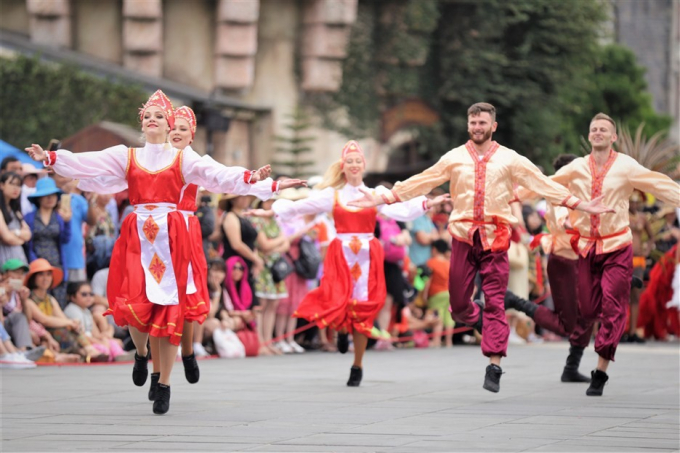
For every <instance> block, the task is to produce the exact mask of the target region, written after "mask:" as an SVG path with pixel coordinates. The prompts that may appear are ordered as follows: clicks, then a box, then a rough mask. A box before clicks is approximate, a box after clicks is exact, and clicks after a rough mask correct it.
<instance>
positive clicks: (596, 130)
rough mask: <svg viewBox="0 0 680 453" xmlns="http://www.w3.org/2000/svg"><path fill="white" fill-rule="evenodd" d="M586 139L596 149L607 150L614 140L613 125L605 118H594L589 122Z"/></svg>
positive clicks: (614, 131)
mask: <svg viewBox="0 0 680 453" xmlns="http://www.w3.org/2000/svg"><path fill="white" fill-rule="evenodd" d="M588 141H589V142H590V144H591V145H592V147H593V149H594V150H596V151H602V150H605V151H608V150H610V149H611V147H612V144H613V143H614V142H615V141H616V130H615V129H614V125H613V124H612V123H610V122H609V121H607V120H601V119H600V120H595V121H593V122H592V123H590V132H588Z"/></svg>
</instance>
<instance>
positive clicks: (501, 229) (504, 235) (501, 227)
mask: <svg viewBox="0 0 680 453" xmlns="http://www.w3.org/2000/svg"><path fill="white" fill-rule="evenodd" d="M492 219H493V220H492V221H491V222H485V221H483V220H473V219H461V220H460V221H461V222H471V223H472V224H473V225H476V226H483V225H494V226H495V227H496V229H495V230H494V234H495V235H496V239H494V241H493V242H492V243H491V251H492V252H505V251H507V250H508V249H509V248H510V231H511V230H510V225H508V224H507V223H505V222H503V221H501V220H500V219H499V218H498V217H497V216H493V217H492Z"/></svg>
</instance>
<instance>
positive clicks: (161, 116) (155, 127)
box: [142, 105, 170, 137]
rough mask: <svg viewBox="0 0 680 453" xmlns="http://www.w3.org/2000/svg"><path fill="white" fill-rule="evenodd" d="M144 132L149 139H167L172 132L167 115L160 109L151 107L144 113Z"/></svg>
mask: <svg viewBox="0 0 680 453" xmlns="http://www.w3.org/2000/svg"><path fill="white" fill-rule="evenodd" d="M142 132H144V134H145V135H146V136H147V137H166V136H167V135H168V132H170V125H169V124H168V120H167V118H165V113H163V110H162V109H161V108H160V107H156V106H155V105H154V106H151V107H149V108H147V109H146V110H145V111H144V117H143V118H142Z"/></svg>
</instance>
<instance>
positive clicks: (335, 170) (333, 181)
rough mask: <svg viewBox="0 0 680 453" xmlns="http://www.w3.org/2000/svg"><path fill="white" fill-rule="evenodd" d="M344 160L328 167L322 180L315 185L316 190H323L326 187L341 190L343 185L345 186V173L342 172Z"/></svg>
mask: <svg viewBox="0 0 680 453" xmlns="http://www.w3.org/2000/svg"><path fill="white" fill-rule="evenodd" d="M343 163H344V159H339V160H337V161H335V162H333V164H332V165H331V166H330V168H329V169H328V170H326V173H325V174H324V175H323V179H322V180H321V182H320V183H319V184H317V185H316V187H315V188H316V189H319V190H321V189H325V188H326V187H332V188H334V189H341V188H342V187H343V186H344V185H345V184H347V179H345V172H343V171H342V164H343Z"/></svg>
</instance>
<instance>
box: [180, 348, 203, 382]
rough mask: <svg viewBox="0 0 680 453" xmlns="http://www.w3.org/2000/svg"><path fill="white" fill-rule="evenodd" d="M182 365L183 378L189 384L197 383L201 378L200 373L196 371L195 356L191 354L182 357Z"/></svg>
mask: <svg viewBox="0 0 680 453" xmlns="http://www.w3.org/2000/svg"><path fill="white" fill-rule="evenodd" d="M182 363H183V364H184V377H185V378H187V381H188V382H189V384H195V383H197V382H198V379H199V378H200V377H201V372H200V370H199V369H198V362H197V361H196V354H195V353H192V354H191V355H188V356H186V357H184V356H182Z"/></svg>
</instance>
